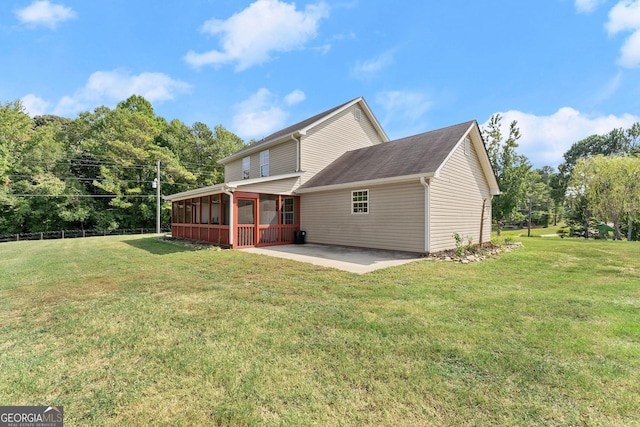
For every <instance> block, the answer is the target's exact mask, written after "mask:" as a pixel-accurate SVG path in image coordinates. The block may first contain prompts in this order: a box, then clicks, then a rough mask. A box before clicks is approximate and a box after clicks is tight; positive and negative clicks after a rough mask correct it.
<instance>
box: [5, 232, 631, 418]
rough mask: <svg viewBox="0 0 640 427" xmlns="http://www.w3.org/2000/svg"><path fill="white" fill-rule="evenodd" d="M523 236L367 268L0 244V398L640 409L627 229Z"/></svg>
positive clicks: (325, 412)
mask: <svg viewBox="0 0 640 427" xmlns="http://www.w3.org/2000/svg"><path fill="white" fill-rule="evenodd" d="M525 232H526V231H525ZM521 240H522V241H523V242H524V248H521V249H518V250H516V251H513V252H511V253H507V254H504V255H502V256H501V257H499V258H495V259H491V260H488V261H485V262H483V263H480V264H469V265H462V264H455V263H446V262H439V261H433V260H430V261H422V262H417V263H410V264H407V265H405V266H402V267H396V268H391V269H386V270H379V271H376V272H374V273H370V274H367V275H355V274H350V273H344V272H340V271H336V270H331V269H327V268H322V267H316V266H312V265H308V264H303V263H296V262H294V261H288V260H282V259H276V258H269V257H265V256H260V255H251V254H246V253H241V252H237V251H213V250H200V251H193V250H187V249H185V248H182V247H179V246H175V245H173V244H170V243H166V242H162V241H158V240H155V239H154V238H149V237H140V236H125V237H122V236H120V237H97V238H89V239H67V240H59V241H39V242H14V243H4V244H0V337H1V338H0V374H1V376H2V378H1V380H0V404H2V405H64V412H65V421H66V425H69V426H73V425H149V424H151V425H154V424H166V425H189V426H193V425H207V424H209V425H239V426H241V425H254V426H263V425H266V426H269V425H274V426H276V425H286V426H289V425H291V426H304V425H345V426H346V425H376V426H377V425H389V426H396V425H406V426H414V425H453V426H461V425H500V426H503V425H527V426H529V425H593V426H600V425H607V426H615V425H620V426H622V425H624V426H629V425H640V412H639V411H638V408H640V256H639V255H640V244H638V243H633V242H631V243H630V242H612V241H603V242H601V241H583V240H579V239H559V238H544V239H541V238H526V237H524V238H521Z"/></svg>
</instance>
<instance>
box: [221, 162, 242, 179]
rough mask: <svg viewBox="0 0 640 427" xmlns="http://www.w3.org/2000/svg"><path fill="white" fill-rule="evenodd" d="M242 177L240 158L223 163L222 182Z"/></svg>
mask: <svg viewBox="0 0 640 427" xmlns="http://www.w3.org/2000/svg"><path fill="white" fill-rule="evenodd" d="M241 179H242V159H238V160H234V161H233V162H229V163H227V164H226V165H224V182H230V181H239V180H241Z"/></svg>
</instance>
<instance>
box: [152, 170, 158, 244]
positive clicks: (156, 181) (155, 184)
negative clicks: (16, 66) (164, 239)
mask: <svg viewBox="0 0 640 427" xmlns="http://www.w3.org/2000/svg"><path fill="white" fill-rule="evenodd" d="M152 186H153V188H155V189H156V234H160V160H158V163H157V164H156V178H155V179H154V180H153V184H152Z"/></svg>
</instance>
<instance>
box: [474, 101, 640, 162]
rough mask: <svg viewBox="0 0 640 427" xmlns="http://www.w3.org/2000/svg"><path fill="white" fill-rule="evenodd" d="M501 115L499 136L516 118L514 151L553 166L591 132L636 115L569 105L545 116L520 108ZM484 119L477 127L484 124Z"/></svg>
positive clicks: (629, 120) (625, 125)
mask: <svg viewBox="0 0 640 427" xmlns="http://www.w3.org/2000/svg"><path fill="white" fill-rule="evenodd" d="M499 114H500V115H501V116H502V122H501V124H502V131H503V135H508V132H509V129H508V127H509V124H510V123H511V122H512V121H513V120H516V121H517V122H518V128H519V129H520V133H521V134H522V137H521V138H520V140H518V143H519V145H520V147H519V148H518V152H519V153H521V154H524V155H525V156H527V158H528V159H529V160H530V161H531V163H533V165H534V167H536V168H538V167H542V166H545V165H549V166H554V167H555V166H557V165H558V164H560V163H562V162H563V161H564V159H563V157H562V155H563V154H564V153H565V152H566V151H567V150H568V149H569V148H571V146H572V145H573V144H574V143H576V142H578V141H580V140H582V139H584V138H586V137H588V136H590V135H594V134H605V133H608V132H609V131H611V130H613V129H616V128H624V129H627V128H629V127H631V125H632V124H633V123H635V122H638V121H640V116H635V115H632V114H623V115H622V116H619V117H618V116H614V115H608V116H589V115H587V114H584V113H581V112H580V111H577V110H575V109H573V108H571V107H563V108H560V109H559V110H558V111H557V112H555V113H554V114H552V115H549V116H536V115H534V114H529V113H523V112H521V111H513V110H512V111H507V112H504V113H499ZM487 123H488V121H487V122H485V123H484V124H483V125H481V127H485V126H486V125H487Z"/></svg>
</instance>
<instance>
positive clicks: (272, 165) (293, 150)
mask: <svg viewBox="0 0 640 427" xmlns="http://www.w3.org/2000/svg"><path fill="white" fill-rule="evenodd" d="M297 145H298V143H297V142H296V141H293V140H292V141H287V142H283V143H282V144H278V145H276V146H274V147H271V148H269V175H270V176H275V175H282V174H286V173H293V172H297V171H296V164H297V162H296V156H297V149H298V148H297ZM251 160H252V161H253V159H251ZM258 162H260V154H259V153H258Z"/></svg>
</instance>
